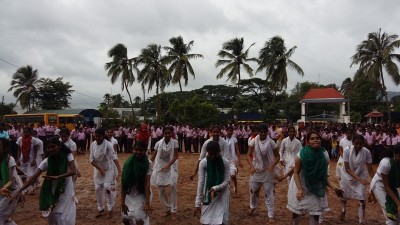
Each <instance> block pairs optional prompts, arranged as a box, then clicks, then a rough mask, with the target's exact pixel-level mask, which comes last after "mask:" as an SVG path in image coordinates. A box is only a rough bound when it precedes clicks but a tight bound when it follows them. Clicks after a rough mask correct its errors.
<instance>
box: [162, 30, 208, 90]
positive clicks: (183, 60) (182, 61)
mask: <svg viewBox="0 0 400 225" xmlns="http://www.w3.org/2000/svg"><path fill="white" fill-rule="evenodd" d="M169 43H171V45H172V47H168V46H166V47H163V48H164V49H165V50H167V52H168V55H167V56H166V57H165V58H166V60H167V63H171V66H170V67H169V69H168V71H169V73H171V74H173V76H172V83H173V84H176V83H179V88H180V90H181V92H182V84H181V80H182V79H183V80H184V81H185V86H186V85H187V84H188V75H189V74H191V75H192V76H193V78H194V77H195V75H194V70H193V68H192V65H191V64H190V62H189V60H191V59H196V58H203V55H201V54H189V52H190V50H191V49H192V46H193V43H194V41H190V42H189V43H188V44H185V43H184V42H183V38H182V37H181V36H178V37H173V38H171V39H169Z"/></svg>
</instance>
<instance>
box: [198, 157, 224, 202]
mask: <svg viewBox="0 0 400 225" xmlns="http://www.w3.org/2000/svg"><path fill="white" fill-rule="evenodd" d="M224 173H225V166H224V160H223V159H222V157H221V156H219V157H218V158H217V159H216V160H215V161H213V160H212V159H210V157H208V156H207V179H206V186H205V192H204V193H205V196H204V200H203V204H204V205H208V204H210V203H211V196H210V194H209V192H210V190H211V188H212V187H214V186H216V185H219V184H221V183H222V182H223V181H224Z"/></svg>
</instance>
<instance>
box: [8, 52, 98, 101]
mask: <svg viewBox="0 0 400 225" xmlns="http://www.w3.org/2000/svg"><path fill="white" fill-rule="evenodd" d="M0 60H1V61H3V62H5V63H7V64H9V65H11V66H13V67H15V68H18V66H16V65H14V64H12V63H10V62H8V61H6V60H4V59H2V58H0ZM74 92H76V93H77V94H80V95H83V96H86V97H88V98H92V99H95V100H98V101H103V100H102V99H98V98H95V97H92V96H89V95H86V94H83V93H80V92H79V91H74Z"/></svg>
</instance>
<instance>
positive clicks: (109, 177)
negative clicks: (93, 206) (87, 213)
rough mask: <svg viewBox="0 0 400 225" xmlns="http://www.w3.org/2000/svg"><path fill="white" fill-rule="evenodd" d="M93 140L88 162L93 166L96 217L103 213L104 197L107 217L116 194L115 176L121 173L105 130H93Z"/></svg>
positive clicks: (110, 214)
mask: <svg viewBox="0 0 400 225" xmlns="http://www.w3.org/2000/svg"><path fill="white" fill-rule="evenodd" d="M95 140H96V141H94V142H93V143H92V144H91V145H90V163H91V164H92V165H93V166H94V176H93V178H94V185H95V192H96V200H97V208H98V210H99V211H98V213H97V215H96V217H100V216H102V215H104V213H105V212H104V203H105V202H104V197H106V201H107V218H108V219H110V218H112V208H113V207H114V205H115V199H116V195H117V186H116V182H117V177H119V175H120V174H121V167H120V166H119V163H118V158H117V154H116V153H115V151H114V148H113V146H112V144H111V143H110V142H109V141H107V140H106V139H105V130H104V129H103V128H98V129H96V131H95Z"/></svg>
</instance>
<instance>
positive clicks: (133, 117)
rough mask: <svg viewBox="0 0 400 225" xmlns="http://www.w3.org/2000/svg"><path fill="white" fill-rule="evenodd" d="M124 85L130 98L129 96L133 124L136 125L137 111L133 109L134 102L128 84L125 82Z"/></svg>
mask: <svg viewBox="0 0 400 225" xmlns="http://www.w3.org/2000/svg"><path fill="white" fill-rule="evenodd" d="M124 85H125V89H126V92H127V93H128V96H129V102H130V103H131V110H132V121H133V123H135V122H136V118H135V111H134V109H133V101H132V97H131V93H130V92H129V90H128V85H127V83H126V82H124Z"/></svg>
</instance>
